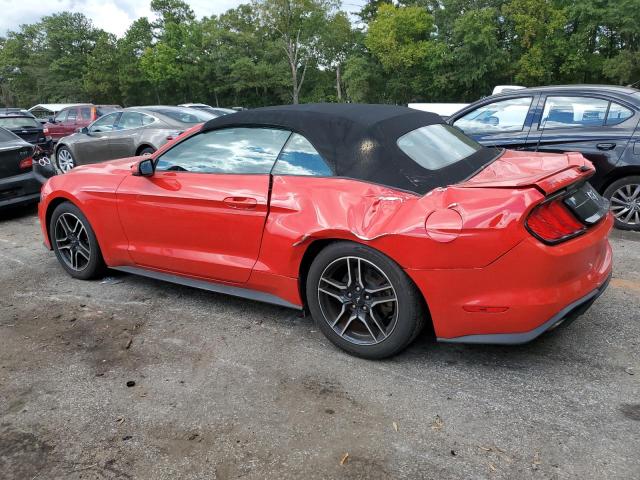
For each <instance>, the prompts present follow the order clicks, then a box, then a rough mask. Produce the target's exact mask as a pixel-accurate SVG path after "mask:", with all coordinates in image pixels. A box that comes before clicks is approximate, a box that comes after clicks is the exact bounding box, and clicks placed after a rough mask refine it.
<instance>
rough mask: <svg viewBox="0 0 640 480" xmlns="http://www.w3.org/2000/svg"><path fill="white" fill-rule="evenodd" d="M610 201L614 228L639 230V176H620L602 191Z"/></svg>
mask: <svg viewBox="0 0 640 480" xmlns="http://www.w3.org/2000/svg"><path fill="white" fill-rule="evenodd" d="M604 197H605V198H607V199H609V201H610V202H611V213H613V216H614V218H615V225H616V228H619V229H621V230H640V176H631V177H625V178H621V179H620V180H616V181H615V182H613V183H612V184H611V185H609V187H608V188H607V189H606V190H605V192H604Z"/></svg>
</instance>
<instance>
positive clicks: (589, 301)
mask: <svg viewBox="0 0 640 480" xmlns="http://www.w3.org/2000/svg"><path fill="white" fill-rule="evenodd" d="M610 280H611V275H609V277H608V278H607V279H606V280H605V282H604V283H603V284H602V285H601V286H600V287H598V288H596V289H595V290H593V291H592V292H589V293H588V294H587V295H585V296H584V297H582V298H580V299H578V300H576V301H575V302H572V303H570V304H569V305H567V306H566V307H564V308H563V309H562V310H560V311H559V312H558V313H557V314H555V315H554V316H553V317H551V318H550V319H549V320H547V321H546V322H544V323H543V324H542V325H540V326H539V327H536V328H534V329H533V330H529V331H528V332H521V333H493V334H487V335H464V336H462V337H455V338H438V341H439V342H447V343H482V344H493V345H519V344H522V343H527V342H530V341H531V340H534V339H535V338H537V337H539V336H540V335H542V334H543V333H544V332H547V331H549V330H553V329H554V328H556V327H559V326H560V325H568V324H570V323H571V322H573V321H574V320H575V319H576V318H578V317H579V316H580V315H582V314H583V313H584V312H586V311H587V310H588V309H589V307H590V306H591V305H593V302H595V301H596V299H597V298H598V297H599V296H600V295H602V294H603V293H604V291H605V290H606V289H607V287H608V286H609V281H610Z"/></svg>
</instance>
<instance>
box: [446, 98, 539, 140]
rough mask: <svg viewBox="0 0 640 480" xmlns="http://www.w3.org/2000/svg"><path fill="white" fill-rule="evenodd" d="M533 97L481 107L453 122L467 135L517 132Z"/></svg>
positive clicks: (513, 99) (525, 117)
mask: <svg viewBox="0 0 640 480" xmlns="http://www.w3.org/2000/svg"><path fill="white" fill-rule="evenodd" d="M532 101H533V97H521V98H510V99H508V100H500V101H499V102H493V103H489V104H488V105H483V106H482V107H479V108H477V109H475V110H473V111H472V112H469V113H467V114H466V115H465V116H464V117H461V118H459V119H458V120H456V121H455V122H454V125H455V126H456V127H458V128H460V129H461V130H462V131H463V132H465V133H467V134H477V133H489V134H490V133H508V132H519V131H521V130H522V129H523V128H524V122H525V120H526V119H527V113H529V108H530V107H531V102H532Z"/></svg>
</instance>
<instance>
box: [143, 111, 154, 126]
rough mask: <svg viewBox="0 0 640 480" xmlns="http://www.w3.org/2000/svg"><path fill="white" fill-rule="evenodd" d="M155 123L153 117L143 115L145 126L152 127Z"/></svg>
mask: <svg viewBox="0 0 640 480" xmlns="http://www.w3.org/2000/svg"><path fill="white" fill-rule="evenodd" d="M155 121H156V119H155V118H153V117H152V116H151V115H145V114H144V113H143V114H142V124H143V125H151V124H152V123H153V122H155Z"/></svg>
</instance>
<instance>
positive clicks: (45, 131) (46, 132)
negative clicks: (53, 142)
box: [42, 127, 49, 135]
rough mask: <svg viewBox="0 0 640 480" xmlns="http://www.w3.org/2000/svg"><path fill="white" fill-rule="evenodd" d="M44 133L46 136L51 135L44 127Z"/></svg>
mask: <svg viewBox="0 0 640 480" xmlns="http://www.w3.org/2000/svg"><path fill="white" fill-rule="evenodd" d="M42 133H44V134H45V135H49V129H48V128H47V127H44V129H43V130H42Z"/></svg>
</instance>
